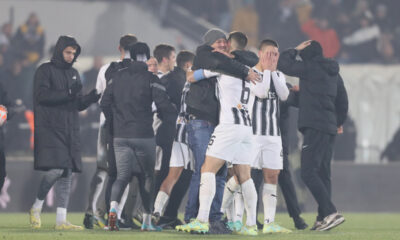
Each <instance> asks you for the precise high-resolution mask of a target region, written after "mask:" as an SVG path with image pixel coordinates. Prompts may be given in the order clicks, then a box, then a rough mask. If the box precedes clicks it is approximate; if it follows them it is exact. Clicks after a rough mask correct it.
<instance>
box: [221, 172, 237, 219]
mask: <svg viewBox="0 0 400 240" xmlns="http://www.w3.org/2000/svg"><path fill="white" fill-rule="evenodd" d="M239 189H240V185H239V184H238V183H237V182H236V180H235V178H234V177H231V178H230V179H229V180H228V182H227V183H226V185H225V188H224V196H223V198H222V204H221V212H223V213H224V212H226V216H227V218H228V221H232V218H233V215H232V208H233V206H232V204H233V197H234V195H235V193H236V192H237V191H238V190H239Z"/></svg>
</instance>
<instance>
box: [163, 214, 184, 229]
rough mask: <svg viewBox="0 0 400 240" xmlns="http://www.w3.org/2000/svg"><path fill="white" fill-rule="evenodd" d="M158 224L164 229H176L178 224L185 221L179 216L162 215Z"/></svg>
mask: <svg viewBox="0 0 400 240" xmlns="http://www.w3.org/2000/svg"><path fill="white" fill-rule="evenodd" d="M157 224H158V226H160V227H162V228H163V229H172V230H174V229H175V227H176V226H178V225H183V222H182V221H181V220H179V219H178V218H171V217H167V216H162V217H160V220H159V221H158V223H157Z"/></svg>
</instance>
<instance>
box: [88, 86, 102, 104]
mask: <svg viewBox="0 0 400 240" xmlns="http://www.w3.org/2000/svg"><path fill="white" fill-rule="evenodd" d="M87 97H88V100H89V102H91V103H95V102H97V101H99V99H100V97H101V94H98V93H97V91H96V89H93V90H92V91H90V93H88V95H87Z"/></svg>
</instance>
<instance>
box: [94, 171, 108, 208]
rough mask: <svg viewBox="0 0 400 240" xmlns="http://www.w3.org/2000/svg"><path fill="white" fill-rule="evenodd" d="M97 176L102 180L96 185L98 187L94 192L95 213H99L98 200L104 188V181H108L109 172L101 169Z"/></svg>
mask: <svg viewBox="0 0 400 240" xmlns="http://www.w3.org/2000/svg"><path fill="white" fill-rule="evenodd" d="M97 176H98V177H99V178H100V179H101V182H100V183H98V184H97V185H96V189H95V190H94V194H93V201H92V210H93V213H94V214H96V213H97V200H99V197H100V194H101V191H102V190H103V187H104V183H105V182H106V177H107V172H106V171H101V172H99V173H98V175H97Z"/></svg>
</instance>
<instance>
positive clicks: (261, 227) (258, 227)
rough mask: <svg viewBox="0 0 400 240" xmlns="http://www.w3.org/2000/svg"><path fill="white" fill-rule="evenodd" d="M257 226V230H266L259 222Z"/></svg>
mask: <svg viewBox="0 0 400 240" xmlns="http://www.w3.org/2000/svg"><path fill="white" fill-rule="evenodd" d="M256 224H257V229H258V230H261V229H263V228H264V225H263V224H261V223H260V222H259V221H258V220H257V222H256Z"/></svg>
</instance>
